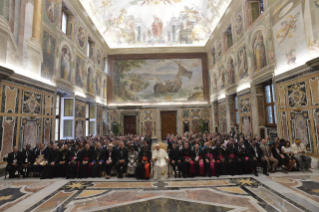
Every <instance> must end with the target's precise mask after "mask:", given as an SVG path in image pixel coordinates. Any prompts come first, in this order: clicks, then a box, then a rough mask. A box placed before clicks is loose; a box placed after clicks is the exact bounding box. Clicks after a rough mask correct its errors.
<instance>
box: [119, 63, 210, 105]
mask: <svg viewBox="0 0 319 212" xmlns="http://www.w3.org/2000/svg"><path fill="white" fill-rule="evenodd" d="M113 84H114V86H113V102H115V103H120V102H162V101H203V100H204V91H203V75H202V62H201V59H163V60H158V59H157V60H153V59H149V60H115V61H114V82H113Z"/></svg>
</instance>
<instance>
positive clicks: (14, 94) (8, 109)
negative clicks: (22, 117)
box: [1, 85, 20, 113]
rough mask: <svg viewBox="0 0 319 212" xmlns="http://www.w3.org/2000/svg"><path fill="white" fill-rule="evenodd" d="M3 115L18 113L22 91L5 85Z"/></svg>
mask: <svg viewBox="0 0 319 212" xmlns="http://www.w3.org/2000/svg"><path fill="white" fill-rule="evenodd" d="M2 89H3V90H2V105H1V113H18V106H19V92H20V89H18V88H15V87H10V86H7V85H3V87H2Z"/></svg>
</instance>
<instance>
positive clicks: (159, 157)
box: [152, 144, 169, 180]
mask: <svg viewBox="0 0 319 212" xmlns="http://www.w3.org/2000/svg"><path fill="white" fill-rule="evenodd" d="M152 161H153V162H154V180H157V179H163V178H164V179H166V178H167V172H168V170H167V168H168V167H167V163H168V162H169V158H168V155H167V153H166V151H165V150H164V149H161V147H160V145H159V144H156V146H155V150H154V151H153V153H152Z"/></svg>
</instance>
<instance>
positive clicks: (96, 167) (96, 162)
mask: <svg viewBox="0 0 319 212" xmlns="http://www.w3.org/2000/svg"><path fill="white" fill-rule="evenodd" d="M104 157H105V156H104V150H103V149H102V145H101V143H98V144H97V148H96V150H95V151H94V153H93V159H92V165H91V177H93V178H94V177H101V171H102V168H103V166H104V162H105V158H104Z"/></svg>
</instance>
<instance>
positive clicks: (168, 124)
mask: <svg viewBox="0 0 319 212" xmlns="http://www.w3.org/2000/svg"><path fill="white" fill-rule="evenodd" d="M176 117H177V112H176V111H162V112H161V126H162V140H165V139H166V136H167V133H169V134H176V130H177V129H176Z"/></svg>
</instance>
